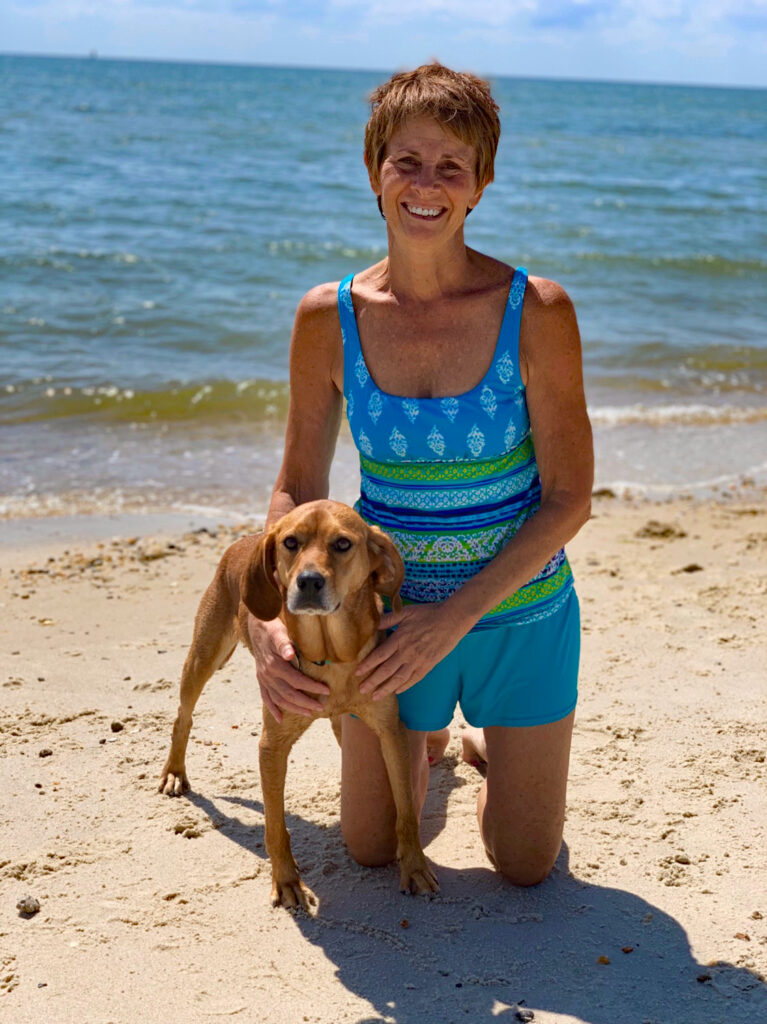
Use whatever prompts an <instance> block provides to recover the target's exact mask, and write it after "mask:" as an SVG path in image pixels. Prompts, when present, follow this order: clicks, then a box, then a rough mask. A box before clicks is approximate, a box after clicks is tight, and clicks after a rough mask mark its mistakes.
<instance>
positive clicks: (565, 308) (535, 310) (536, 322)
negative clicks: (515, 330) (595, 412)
mask: <svg viewBox="0 0 767 1024" xmlns="http://www.w3.org/2000/svg"><path fill="white" fill-rule="evenodd" d="M519 340H520V356H521V360H522V366H523V374H522V375H523V379H524V380H527V378H528V375H529V371H530V367H531V365H532V364H533V363H538V362H539V361H541V360H543V361H545V363H547V364H548V363H551V362H559V361H561V360H562V359H565V360H570V359H574V360H577V361H578V362H580V336H579V333H578V321H577V318H576V316H575V309H574V307H573V303H572V300H571V299H570V296H569V295H568V294H567V292H566V291H565V289H564V288H563V287H562V285H561V284H559V283H558V282H556V281H550V280H549V279H548V278H545V277H530V278H528V282H527V290H526V291H525V302H524V305H523V307H522V322H521V324H520V339H519Z"/></svg>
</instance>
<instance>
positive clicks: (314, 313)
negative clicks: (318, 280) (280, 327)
mask: <svg viewBox="0 0 767 1024" xmlns="http://www.w3.org/2000/svg"><path fill="white" fill-rule="evenodd" d="M339 284H340V281H326V282H325V283H324V284H317V285H315V286H314V287H313V288H310V289H309V291H308V292H306V294H305V295H304V296H303V297H302V298H301V301H300V302H299V303H298V307H297V309H296V318H299V317H310V318H313V319H317V318H322V317H327V316H328V314H330V313H335V314H336V321H337V320H338V286H339Z"/></svg>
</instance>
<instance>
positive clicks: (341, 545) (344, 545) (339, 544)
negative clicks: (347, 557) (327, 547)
mask: <svg viewBox="0 0 767 1024" xmlns="http://www.w3.org/2000/svg"><path fill="white" fill-rule="evenodd" d="M351 546H352V542H351V541H350V540H349V538H348V537H339V538H338V540H337V541H336V542H335V544H334V545H333V547H334V548H335V549H336V551H348V550H349V548H350V547H351Z"/></svg>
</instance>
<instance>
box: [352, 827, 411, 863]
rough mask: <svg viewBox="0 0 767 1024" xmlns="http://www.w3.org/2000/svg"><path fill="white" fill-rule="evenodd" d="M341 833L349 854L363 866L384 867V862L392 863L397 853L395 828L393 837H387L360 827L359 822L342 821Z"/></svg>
mask: <svg viewBox="0 0 767 1024" xmlns="http://www.w3.org/2000/svg"><path fill="white" fill-rule="evenodd" d="M341 833H342V835H343V837H344V843H345V844H346V849H347V850H348V851H349V856H350V857H352V858H353V859H354V860H355V861H356V862H357V863H358V864H360V865H361V866H362V867H365V868H379V867H383V865H384V864H390V863H391V862H392V861H393V860H394V858H395V857H396V855H397V842H396V839H395V836H394V832H393V830H392V834H391V837H387V836H385V835H376V834H373V833H371V832H370V831H369V830H366V829H364V828H359V827H358V826H357V824H348V823H344V822H343V821H342V822H341Z"/></svg>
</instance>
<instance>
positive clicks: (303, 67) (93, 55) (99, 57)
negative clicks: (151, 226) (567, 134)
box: [0, 48, 767, 92]
mask: <svg viewBox="0 0 767 1024" xmlns="http://www.w3.org/2000/svg"><path fill="white" fill-rule="evenodd" d="M0 57H19V58H22V59H23V58H42V59H43V60H83V61H114V62H122V63H132V64H181V65H185V64H188V65H192V66H200V67H223V68H227V67H235V68H261V69H264V70H273V71H280V70H286V71H335V72H341V73H344V74H349V73H352V74H362V75H364V74H377V73H380V74H382V75H391V74H392V73H393V72H394V71H396V70H398V68H358V67H356V68H355V67H346V68H345V67H338V66H332V65H327V64H287V63H286V64H268V63H262V62H259V61H241V60H222V59H219V60H204V59H202V58H194V57H123V56H115V55H111V54H101V53H99V52H98V50H96V49H95V48H93V49H91V50H89V51H88V52H87V53H31V52H21V51H10V50H0ZM475 73H476V72H475ZM479 73H480V74H481V75H484V76H486V77H488V78H503V79H510V80H514V81H520V82H562V83H565V82H570V83H576V84H589V85H650V86H652V85H655V86H666V87H670V88H679V89H741V90H744V91H754V92H763V91H765V90H767V84H765V85H743V84H733V83H722V82H680V81H668V80H662V79H638V78H590V77H585V76H584V77H578V76H574V77H573V76H567V77H564V76H558V75H515V74H509V73H508V72H496V71H482V72H479Z"/></svg>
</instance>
